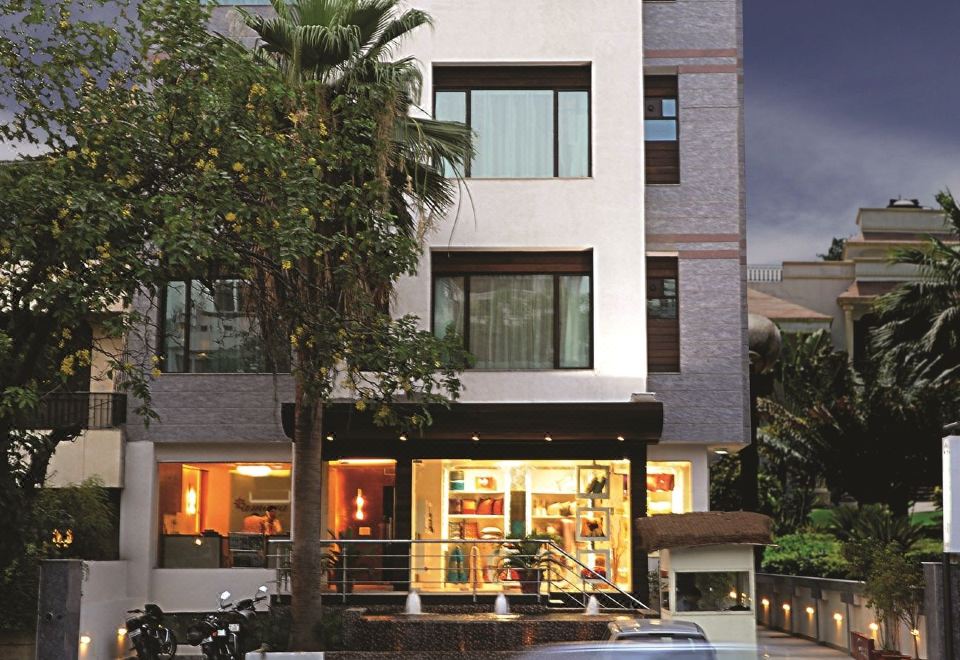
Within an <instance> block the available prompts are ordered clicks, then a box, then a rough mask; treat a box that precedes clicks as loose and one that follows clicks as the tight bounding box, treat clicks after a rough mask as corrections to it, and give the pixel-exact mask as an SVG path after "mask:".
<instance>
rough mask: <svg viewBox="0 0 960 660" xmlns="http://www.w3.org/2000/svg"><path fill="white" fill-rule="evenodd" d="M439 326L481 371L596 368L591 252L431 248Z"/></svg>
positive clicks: (440, 333)
mask: <svg viewBox="0 0 960 660" xmlns="http://www.w3.org/2000/svg"><path fill="white" fill-rule="evenodd" d="M432 262H433V273H432V275H433V300H432V310H433V314H432V322H433V332H434V333H435V334H437V335H438V336H441V337H442V336H445V335H446V334H447V333H448V332H455V333H457V334H458V335H459V336H461V337H462V338H463V341H464V346H465V347H466V348H467V350H468V351H469V352H470V353H471V354H472V355H473V358H474V363H473V365H472V366H473V368H475V369H516V370H521V369H591V368H593V277H592V275H593V252H592V251H590V250H588V251H585V252H443V251H434V252H433V253H432Z"/></svg>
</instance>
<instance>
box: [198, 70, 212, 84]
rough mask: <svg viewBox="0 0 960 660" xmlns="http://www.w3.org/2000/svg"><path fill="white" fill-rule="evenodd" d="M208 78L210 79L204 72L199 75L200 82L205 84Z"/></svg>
mask: <svg viewBox="0 0 960 660" xmlns="http://www.w3.org/2000/svg"><path fill="white" fill-rule="evenodd" d="M209 78H210V76H208V75H207V72H206V71H204V72H202V73H201V74H200V80H202V81H203V82H207V80H208V79H209Z"/></svg>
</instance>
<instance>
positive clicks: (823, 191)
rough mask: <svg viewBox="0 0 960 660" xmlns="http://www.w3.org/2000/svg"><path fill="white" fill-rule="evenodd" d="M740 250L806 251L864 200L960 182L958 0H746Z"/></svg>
mask: <svg viewBox="0 0 960 660" xmlns="http://www.w3.org/2000/svg"><path fill="white" fill-rule="evenodd" d="M743 4H744V8H743V15H744V70H745V78H744V95H745V103H746V110H745V111H746V169H747V228H748V230H747V251H748V260H749V262H750V263H752V264H753V263H755V264H773V263H779V262H780V261H782V260H785V259H786V260H791V259H812V258H816V255H817V253H821V252H826V251H827V248H828V247H829V245H830V239H831V238H832V237H833V236H849V235H851V234H854V233H856V230H857V227H856V214H857V209H858V208H860V207H883V206H886V205H887V203H888V202H889V200H890V199H891V198H896V197H900V196H902V197H904V198H911V199H913V198H918V199H919V200H920V202H921V203H922V204H923V205H925V206H930V207H934V208H935V207H936V202H935V200H934V195H935V194H936V193H937V192H938V191H940V190H943V189H945V188H950V189H952V190H955V191H956V192H957V193H958V194H960V40H958V27H960V0H743Z"/></svg>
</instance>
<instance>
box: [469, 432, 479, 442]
mask: <svg viewBox="0 0 960 660" xmlns="http://www.w3.org/2000/svg"><path fill="white" fill-rule="evenodd" d="M470 439H471V440H473V441H474V442H480V436H479V435H477V434H476V433H474V434H473V435H471V436H470Z"/></svg>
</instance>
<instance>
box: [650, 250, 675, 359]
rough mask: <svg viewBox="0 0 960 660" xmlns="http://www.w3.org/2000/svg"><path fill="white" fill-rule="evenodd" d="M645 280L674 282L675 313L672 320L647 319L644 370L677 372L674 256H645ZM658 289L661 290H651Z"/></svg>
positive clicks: (660, 288)
mask: <svg viewBox="0 0 960 660" xmlns="http://www.w3.org/2000/svg"><path fill="white" fill-rule="evenodd" d="M647 279H648V280H663V279H674V280H676V281H677V307H678V314H677V318H675V319H654V318H650V317H649V316H648V317H647V369H648V370H649V371H651V372H677V371H680V314H679V306H680V280H679V267H678V262H677V258H676V257H647ZM655 288H657V289H658V290H662V286H661V287H655Z"/></svg>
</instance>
